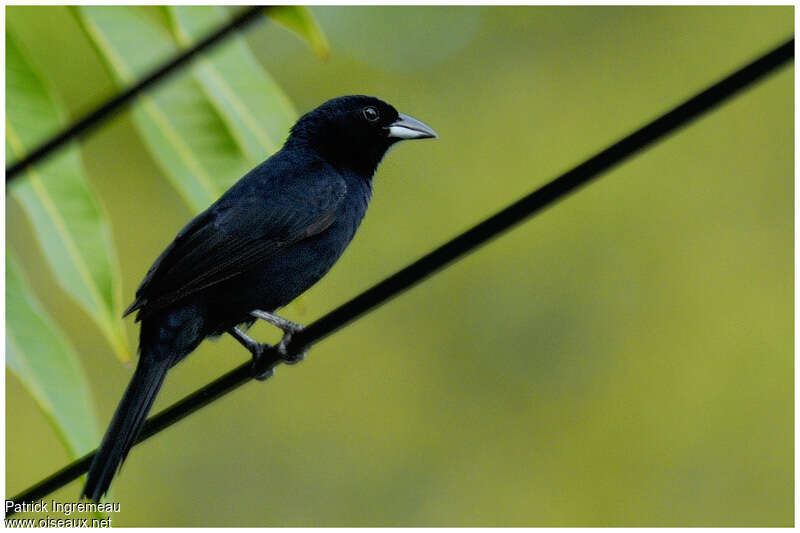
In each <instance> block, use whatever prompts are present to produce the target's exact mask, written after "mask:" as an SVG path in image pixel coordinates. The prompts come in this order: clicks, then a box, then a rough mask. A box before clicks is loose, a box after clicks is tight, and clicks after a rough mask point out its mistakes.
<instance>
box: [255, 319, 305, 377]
mask: <svg viewBox="0 0 800 533" xmlns="http://www.w3.org/2000/svg"><path fill="white" fill-rule="evenodd" d="M250 314H251V315H252V316H254V317H256V318H259V319H261V320H264V321H265V322H269V323H270V324H272V325H273V326H275V327H277V328H279V329H280V330H281V331H283V338H281V341H280V342H279V343H278V345H277V346H276V349H277V350H278V353H279V354H280V355H281V359H283V362H284V363H286V364H287V365H294V364H297V363H299V362H300V361H302V360H303V359H305V357H306V352H305V351H304V352H302V353H299V354H290V353H289V350H288V346H289V342H290V341H291V340H292V335H294V334H295V333H298V332H300V331H303V326H301V325H300V324H297V323H295V322H291V321H289V320H286V319H285V318H281V317H279V316H278V315H273V314H272V313H267V312H266V311H261V310H258V309H256V310H255V311H253V312H251V313H250Z"/></svg>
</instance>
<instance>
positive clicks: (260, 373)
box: [250, 343, 275, 381]
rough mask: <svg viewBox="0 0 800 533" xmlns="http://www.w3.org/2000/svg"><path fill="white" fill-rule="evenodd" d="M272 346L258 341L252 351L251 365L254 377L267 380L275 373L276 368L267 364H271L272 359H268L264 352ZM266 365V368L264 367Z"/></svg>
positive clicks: (258, 379)
mask: <svg viewBox="0 0 800 533" xmlns="http://www.w3.org/2000/svg"><path fill="white" fill-rule="evenodd" d="M270 348H271V346H270V345H269V344H261V343H258V344H257V345H256V347H255V349H254V350H253V352H252V353H253V359H252V361H251V364H250V366H251V368H252V369H253V379H256V380H257V381H266V380H268V379H269V378H271V377H272V376H273V375H274V374H275V369H274V368H273V367H271V366H267V365H269V364H270V361H268V360H267V357H266V355H265V353H264V352H266V351H267V350H269V349H270ZM265 366H266V368H264V367H265Z"/></svg>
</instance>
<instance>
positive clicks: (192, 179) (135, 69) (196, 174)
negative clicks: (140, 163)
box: [75, 6, 251, 212]
mask: <svg viewBox="0 0 800 533" xmlns="http://www.w3.org/2000/svg"><path fill="white" fill-rule="evenodd" d="M145 9H146V8H142V7H134V6H81V7H77V8H75V10H76V13H77V16H78V20H79V22H80V23H81V24H82V25H83V27H84V29H85V30H86V32H87V34H88V35H89V37H90V39H91V41H92V43H93V44H94V45H95V47H96V48H97V50H98V52H99V54H100V56H101V57H102V58H103V60H104V61H105V63H106V65H107V66H108V67H109V70H110V72H111V74H112V75H113V76H114V78H115V79H116V80H117V81H118V82H119V84H120V85H121V86H128V85H131V84H133V83H135V82H136V81H137V80H138V79H139V78H141V77H143V76H144V75H146V74H148V73H150V72H151V71H152V69H153V68H155V66H156V65H157V64H159V63H160V62H161V61H164V60H165V59H167V58H171V57H173V56H174V55H175V54H176V53H177V52H178V45H177V43H176V42H175V40H174V39H173V38H172V36H171V35H170V33H169V31H168V29H167V28H165V27H162V25H160V24H158V23H157V22H155V20H154V17H151V16H148V13H147V12H146V11H145ZM150 9H152V8H150ZM131 113H132V117H133V121H134V123H135V124H136V126H137V128H138V129H139V131H140V133H141V136H142V139H143V140H144V142H145V144H146V145H147V146H148V148H149V149H150V151H151V153H152V154H153V156H154V157H155V159H156V161H157V162H158V163H159V165H160V166H161V167H162V169H163V170H164V172H165V174H166V176H167V178H168V179H169V180H170V181H171V182H172V183H173V185H174V186H175V188H176V189H177V191H178V192H179V193H180V194H181V196H182V197H183V198H184V199H185V200H186V202H187V203H188V205H189V206H190V207H191V209H192V210H193V211H194V212H199V211H202V210H203V209H205V208H206V207H208V206H209V205H210V204H211V203H212V202H213V201H214V200H216V199H217V198H218V197H219V196H220V194H221V193H222V192H223V191H224V190H225V189H226V188H228V187H229V186H230V185H231V184H233V182H234V181H236V180H237V179H238V178H240V177H241V176H242V175H243V174H244V173H245V172H246V171H247V170H249V169H250V166H251V165H249V164H248V161H247V159H246V158H245V157H244V154H243V153H242V150H241V149H240V147H239V145H238V143H237V139H236V138H235V137H234V136H233V134H232V133H231V131H230V130H229V128H228V125H227V124H226V123H225V121H223V120H222V118H221V117H220V115H219V114H218V113H217V110H216V108H215V106H214V105H213V104H212V103H211V102H210V101H209V100H208V98H207V97H206V95H205V93H204V91H203V88H202V86H201V85H200V84H199V83H198V82H197V81H196V80H195V79H194V77H193V76H192V73H191V71H190V70H183V71H180V72H178V73H176V74H175V75H173V76H171V77H170V78H169V79H168V80H167V81H165V82H164V83H161V84H160V85H159V86H158V87H156V88H154V89H153V90H151V91H149V92H147V93H146V94H144V95H143V96H140V97H139V98H138V99H137V103H136V104H135V105H134V106H133V108H132V111H131Z"/></svg>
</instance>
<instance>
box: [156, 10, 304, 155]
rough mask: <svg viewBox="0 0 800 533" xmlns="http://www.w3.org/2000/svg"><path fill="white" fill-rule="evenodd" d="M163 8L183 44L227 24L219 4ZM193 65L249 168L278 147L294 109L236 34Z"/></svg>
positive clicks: (293, 119) (292, 119)
mask: <svg viewBox="0 0 800 533" xmlns="http://www.w3.org/2000/svg"><path fill="white" fill-rule="evenodd" d="M166 9H167V10H168V13H169V16H170V17H171V20H172V21H173V31H174V34H175V36H176V38H177V39H178V41H179V42H180V43H181V45H182V46H184V47H188V46H190V45H191V44H193V43H194V42H196V41H197V40H199V39H201V38H203V37H205V36H206V35H207V34H208V33H209V32H210V31H212V30H213V29H215V28H218V27H220V26H222V25H223V24H225V23H226V22H228V16H227V14H226V11H225V10H224V9H223V8H220V7H215V6H171V7H167V8H166ZM193 69H194V73H195V76H196V78H197V80H198V81H199V82H200V84H201V85H202V88H203V90H204V92H205V94H206V95H207V96H208V98H209V99H210V100H211V102H212V103H213V104H214V107H215V108H216V109H217V111H218V112H219V114H220V116H221V117H222V119H223V120H224V121H225V123H226V124H227V125H228V128H229V129H230V131H231V133H232V135H233V137H234V138H235V139H236V141H237V144H238V145H239V147H240V148H241V150H242V152H243V153H244V154H245V155H246V157H247V159H248V162H249V164H250V165H251V166H253V165H255V164H257V163H259V162H261V161H263V160H264V159H265V158H266V156H268V155H269V154H271V153H273V152H274V151H276V150H277V149H278V148H280V146H281V144H282V143H283V141H284V139H285V138H286V135H287V133H288V131H289V128H290V127H291V126H292V124H293V123H294V121H295V120H296V118H297V112H296V111H295V110H294V107H293V106H292V104H291V102H290V101H289V98H288V97H287V96H286V95H285V94H284V92H283V90H282V89H281V88H280V86H278V84H277V83H276V82H275V80H274V79H273V78H272V77H271V76H270V75H269V73H268V72H267V71H265V70H264V68H263V67H262V66H261V64H260V63H259V62H258V60H257V59H256V58H255V56H254V55H253V53H252V52H251V51H250V49H249V48H248V46H247V44H246V43H245V41H244V39H243V38H242V37H240V36H238V35H237V36H233V37H230V38H228V39H227V40H226V41H225V42H223V43H221V44H220V45H219V46H217V47H215V48H214V49H213V50H212V51H211V52H210V53H208V54H204V55H202V56H201V57H200V58H198V59H197V60H196V61H195V62H194V65H193Z"/></svg>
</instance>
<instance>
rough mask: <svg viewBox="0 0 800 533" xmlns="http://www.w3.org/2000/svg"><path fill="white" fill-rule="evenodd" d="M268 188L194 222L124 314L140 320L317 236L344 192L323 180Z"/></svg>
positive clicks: (226, 202)
mask: <svg viewBox="0 0 800 533" xmlns="http://www.w3.org/2000/svg"><path fill="white" fill-rule="evenodd" d="M271 188H273V189H274V191H270V192H272V193H273V194H268V195H266V196H265V195H264V194H263V193H260V194H258V195H255V194H233V195H226V196H224V197H223V198H221V199H220V201H218V202H217V203H216V204H214V205H213V206H211V207H210V208H209V209H208V210H207V211H205V212H204V213H201V214H200V215H198V216H197V217H196V218H195V219H194V220H192V221H191V222H190V223H189V224H188V225H187V226H186V227H185V228H184V229H183V230H181V232H180V233H179V234H178V236H177V237H176V238H175V240H174V241H173V242H172V244H170V245H169V246H168V247H167V249H166V250H164V252H163V253H162V254H161V255H160V256H159V257H158V259H156V261H155V263H154V264H153V266H152V267H150V270H149V271H148V273H147V275H146V276H145V278H144V280H143V281H142V284H141V285H140V286H139V289H138V290H137V291H136V300H135V301H134V302H133V304H131V306H130V307H129V308H128V309H127V310H126V311H125V315H127V314H129V313H131V312H133V311H135V310H139V314H138V315H137V320H141V318H142V317H143V316H144V315H149V314H151V313H152V312H154V311H158V310H160V309H163V308H165V307H167V306H169V305H171V304H172V303H174V302H176V301H178V300H180V299H182V298H184V297H186V296H188V295H190V294H193V293H196V292H198V291H200V290H202V289H206V288H208V287H211V286H213V285H216V284H218V283H221V282H223V281H225V280H228V279H231V278H233V277H236V276H238V275H240V274H242V273H243V272H246V271H248V270H249V269H251V268H252V267H254V266H256V265H258V264H259V263H263V262H264V261H265V260H267V259H268V258H269V257H271V256H273V255H275V254H276V253H278V252H279V251H281V250H282V249H284V248H286V247H288V246H291V245H292V244H295V243H297V242H299V241H302V240H304V239H307V238H309V237H312V236H314V235H317V234H319V233H321V232H322V231H324V230H325V229H327V228H328V227H329V226H330V225H331V224H332V223H333V222H334V220H335V213H336V207H337V206H338V205H339V203H340V202H341V200H342V198H343V197H344V195H345V193H346V190H347V189H346V186H345V184H344V182H343V181H341V180H330V179H325V177H320V178H319V179H316V180H300V181H299V182H296V183H295V184H294V186H288V187H286V186H281V187H279V186H274V187H271Z"/></svg>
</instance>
